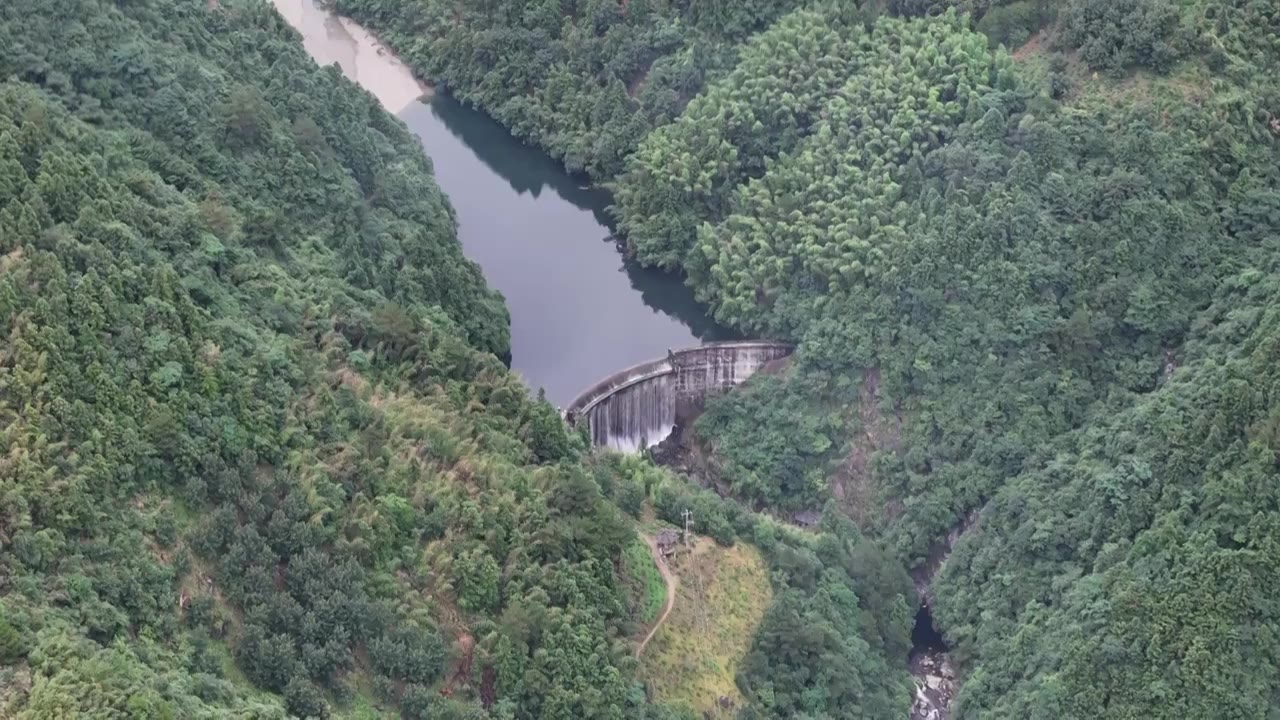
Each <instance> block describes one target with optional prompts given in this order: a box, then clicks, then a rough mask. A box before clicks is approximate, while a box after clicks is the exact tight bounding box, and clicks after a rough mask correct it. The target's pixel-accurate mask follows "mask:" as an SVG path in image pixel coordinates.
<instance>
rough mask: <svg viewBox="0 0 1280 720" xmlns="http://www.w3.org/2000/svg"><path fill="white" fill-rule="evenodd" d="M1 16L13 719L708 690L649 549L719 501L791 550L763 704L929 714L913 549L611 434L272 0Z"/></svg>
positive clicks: (711, 519)
mask: <svg viewBox="0 0 1280 720" xmlns="http://www.w3.org/2000/svg"><path fill="white" fill-rule="evenodd" d="M636 4H637V5H639V3H638V2H637V3H636ZM706 22H710V20H706ZM0 47H4V48H5V51H4V53H3V54H0V325H2V326H3V328H4V332H5V334H6V340H5V342H4V343H3V345H2V346H0V418H2V420H0V427H2V428H3V437H4V440H5V450H4V460H3V462H2V463H0V716H3V717H13V718H22V719H28V718H29V719H32V720H35V719H44V718H68V717H86V718H134V717H136V718H201V717H208V718H215V717H227V718H250V717H256V718H277V717H286V716H296V717H315V718H322V717H329V716H337V717H360V718H365V717H383V716H403V717H407V718H433V719H434V718H441V719H443V718H479V717H494V718H566V719H567V718H586V717H590V718H637V719H643V718H684V717H690V715H689V714H688V712H687V711H685V710H684V709H681V708H666V707H658V706H654V705H652V704H650V703H649V702H648V701H647V699H646V694H645V691H644V688H643V686H642V685H640V684H639V683H638V682H637V681H636V680H635V660H634V658H633V656H632V643H631V642H630V638H632V637H634V636H635V634H636V631H637V629H638V628H639V623H640V622H641V620H640V619H639V618H638V617H634V616H633V615H632V613H631V612H630V611H629V610H628V608H629V607H630V606H631V605H634V604H635V603H631V602H629V598H628V597H627V592H628V587H629V586H630V585H631V583H629V582H628V578H627V577H624V574H625V573H624V570H623V568H624V564H623V562H622V560H623V555H624V553H625V552H626V551H627V548H630V547H633V546H634V543H635V532H636V530H635V525H636V517H635V516H636V515H638V514H639V513H640V512H641V511H642V509H643V508H652V509H655V510H656V511H657V512H658V513H659V515H660V517H663V518H666V519H668V520H671V519H673V518H675V517H677V513H678V510H679V509H683V508H684V507H687V506H692V507H695V508H696V509H697V511H698V512H699V515H700V517H704V518H705V520H704V521H703V522H704V525H705V529H704V531H705V532H706V533H708V534H711V535H713V536H714V537H715V539H716V540H717V541H718V542H722V543H725V544H730V543H733V542H737V541H739V540H740V539H746V540H748V541H751V542H754V543H757V544H759V545H760V547H761V548H762V549H764V550H765V551H766V552H767V555H768V557H769V562H770V564H771V567H772V568H773V569H774V575H775V578H774V580H775V583H776V585H777V587H778V588H779V598H780V599H779V602H778V603H777V604H776V606H775V607H774V608H773V609H772V610H771V611H770V613H769V616H768V618H767V620H766V623H765V626H764V627H763V628H762V631H761V634H760V636H759V637H758V638H756V640H755V646H754V649H753V651H752V654H751V657H750V662H749V666H748V667H745V668H744V669H743V670H742V674H741V679H740V682H741V684H742V685H743V687H744V688H747V692H746V695H747V697H749V698H751V699H752V703H751V706H750V707H749V708H747V709H745V710H744V712H748V713H757V712H758V713H765V714H768V715H773V716H800V715H803V714H809V715H811V716H813V717H827V716H832V717H850V718H852V717H862V716H867V715H871V716H889V715H895V714H900V713H901V712H902V711H903V709H904V708H905V706H906V704H907V703H908V702H909V697H910V683H909V680H908V677H907V674H906V670H905V655H906V651H907V645H908V644H909V642H908V639H907V633H908V629H909V616H910V607H912V605H913V603H914V591H913V590H912V588H911V587H910V583H909V581H908V580H907V576H906V574H905V571H904V570H903V569H902V568H901V567H900V565H899V564H898V563H897V562H896V561H895V560H894V559H893V558H891V557H890V556H889V555H888V554H887V553H885V552H884V551H883V550H882V549H880V546H879V545H877V544H876V543H873V542H872V541H870V540H869V539H867V538H865V537H864V536H863V534H862V533H861V532H860V531H859V530H858V528H856V527H854V526H853V525H852V524H851V523H849V522H848V521H847V520H845V519H844V518H843V517H842V516H841V515H840V514H839V513H836V512H834V511H833V512H832V513H830V514H829V515H828V517H827V520H826V524H825V525H824V526H823V527H822V528H820V529H819V530H818V531H817V532H811V533H800V532H797V531H793V530H790V529H787V528H785V527H781V526H778V525H777V524H776V523H775V522H774V521H772V520H771V519H769V518H767V517H764V516H761V515H756V514H753V513H747V512H744V511H743V510H742V509H741V508H740V507H739V506H738V505H736V504H734V503H730V502H726V501H724V500H722V499H720V498H717V497H715V496H713V495H708V494H705V493H700V492H696V491H694V490H692V489H691V488H690V486H689V485H688V484H687V483H686V482H685V481H684V480H683V479H681V478H678V477H675V476H672V475H670V474H668V473H665V472H662V471H658V470H656V469H655V468H654V467H653V466H652V465H650V464H648V463H647V462H645V461H641V460H638V459H632V460H627V461H623V460H619V459H593V458H590V457H588V456H587V454H586V453H584V450H585V444H584V442H583V441H582V439H581V438H579V437H578V436H577V435H576V434H574V433H571V432H570V431H569V429H568V428H567V427H566V426H565V425H564V424H563V423H562V421H561V420H560V419H559V417H558V416H557V414H556V412H555V410H554V409H553V408H552V407H551V406H549V405H548V404H547V403H545V402H543V401H541V400H538V399H535V398H532V397H531V396H530V395H529V393H528V391H527V390H526V388H525V387H524V386H523V385H522V384H521V383H520V382H519V380H518V379H517V378H516V377H515V376H514V375H512V374H510V373H509V372H508V371H507V369H506V368H505V367H504V365H503V363H502V361H501V358H502V357H503V356H504V355H505V354H506V352H507V336H508V330H507V317H506V311H505V309H504V308H503V306H502V303H501V299H500V298H499V297H497V296H496V295H495V294H494V293H492V292H491V291H489V290H487V289H486V288H485V286H484V283H483V279H482V278H481V277H480V274H479V272H478V271H477V268H476V267H475V266H474V265H473V264H471V263H470V262H468V261H467V260H465V259H464V258H463V256H462V254H461V250H460V248H459V245H458V243H457V240H456V237H455V227H454V219H453V216H452V211H451V210H450V209H449V206H448V204H447V202H446V200H445V198H444V197H443V195H442V194H441V192H440V191H439V189H438V188H437V187H436V185H435V183H434V181H433V180H432V178H431V174H430V169H429V165H428V162H427V161H426V160H425V159H424V157H423V155H422V153H421V149H420V146H419V145H418V144H417V142H416V141H415V140H414V139H413V138H411V136H410V135H409V133H408V132H407V130H406V129H405V128H404V127H403V126H402V125H401V124H400V123H399V122H398V121H396V120H395V119H394V118H392V117H390V116H389V115H387V114H386V113H385V112H383V111H382V110H381V109H380V108H379V107H378V105H377V104H376V102H375V100H374V99H373V98H372V97H370V96H368V95H367V94H365V93H364V92H363V91H361V90H359V89H358V88H356V87H355V86H353V85H351V84H350V83H349V82H347V81H346V80H345V79H343V78H342V77H341V75H340V73H339V72H338V71H337V69H336V68H319V67H316V66H315V65H314V64H313V63H312V61H311V60H310V59H309V58H308V57H307V56H306V54H305V53H304V52H303V50H302V48H301V45H300V43H299V42H298V39H297V37H296V35H294V33H293V32H292V31H290V30H289V29H287V27H286V26H285V25H284V23H283V21H282V20H281V19H280V18H279V17H278V16H277V15H276V14H275V12H274V11H273V10H272V9H271V8H270V7H269V6H267V5H265V4H264V3H261V2H258V1H257V0H219V2H211V3H204V2H198V3H186V2H183V3H174V2H170V1H169V0H130V1H129V2H124V3H117V2H107V1H106V0H59V1H57V2H44V1H43V0H41V1H37V0H31V1H30V2H17V3H6V4H5V5H4V6H3V7H0ZM796 628H803V629H804V634H801V635H797V634H796V633H795V632H794V630H795V629H796Z"/></svg>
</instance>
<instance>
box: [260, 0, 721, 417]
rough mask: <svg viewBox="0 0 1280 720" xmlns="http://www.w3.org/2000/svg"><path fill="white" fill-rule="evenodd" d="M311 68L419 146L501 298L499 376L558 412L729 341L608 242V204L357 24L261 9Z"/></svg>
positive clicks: (312, 8) (686, 296) (309, 3)
mask: <svg viewBox="0 0 1280 720" xmlns="http://www.w3.org/2000/svg"><path fill="white" fill-rule="evenodd" d="M273 2H274V5H275V7H276V9H277V10H278V11H279V12H280V14H281V15H282V16H283V17H284V18H285V20H286V21H288V22H289V24H291V25H292V26H293V27H294V28H296V29H297V30H298V32H299V33H301V34H302V37H303V44H304V45H305V47H306V49H307V52H309V53H310V54H311V56H312V57H314V58H315V59H316V61H317V62H319V63H321V64H324V65H329V64H332V63H338V65H339V66H340V67H341V68H342V71H343V73H344V74H345V75H346V76H347V77H349V78H351V79H352V80H353V81H355V82H357V83H359V84H360V85H362V86H363V87H364V88H365V89H366V90H368V91H369V92H370V93H372V94H373V95H374V96H376V97H377V98H378V100H379V101H380V102H381V103H382V104H383V106H384V107H386V108H387V110H388V111H390V112H392V113H394V114H396V115H397V116H398V117H399V118H400V119H401V120H403V121H404V123H405V124H406V125H408V127H409V130H410V131H411V132H413V133H414V134H415V135H417V137H418V138H419V139H420V140H421V141H422V148H423V151H424V152H425V153H426V154H427V155H428V156H429V157H430V158H431V161H432V164H433V166H434V171H435V176H436V182H438V183H439V185H440V187H441V188H442V189H443V190H444V192H445V194H446V195H448V197H449V202H450V203H451V204H452V205H453V208H454V210H455V211H456V212H457V217H458V237H459V239H460V240H461V242H462V247H463V251H464V252H465V253H466V255H467V256H468V257H469V258H471V259H472V260H474V261H475V262H476V263H478V264H479V265H480V267H481V268H482V269H483V270H484V275H485V279H486V281H487V282H488V283H489V285H490V286H492V287H494V288H496V289H497V290H498V291H499V292H501V293H502V294H503V296H504V297H505V299H506V303H507V307H508V308H509V310H510V312H511V367H512V370H514V371H515V372H517V373H519V374H520V375H521V377H523V378H524V380H525V382H526V383H527V384H528V385H529V386H530V387H531V388H533V389H534V390H537V389H539V388H542V389H545V390H546V393H547V399H548V400H550V401H551V402H552V403H553V404H555V405H560V406H564V405H567V404H568V403H569V401H570V400H572V399H573V398H574V397H575V396H576V395H577V394H578V392H579V391H581V390H583V389H584V388H586V387H588V386H589V385H591V384H592V383H594V382H596V381H597V380H600V379H601V378H603V377H605V376H607V375H609V374H611V373H613V372H615V371H617V370H620V369H622V368H625V367H628V366H630V365H634V364H636V363H640V362H644V361H647V360H653V359H655V358H659V357H664V356H665V355H666V352H667V350H668V349H669V348H671V349H677V348H684V347H688V346H692V345H697V344H700V343H701V342H703V341H709V340H718V339H727V338H729V337H731V334H730V333H729V332H728V331H726V330H724V329H722V328H719V327H718V326H716V325H715V324H714V323H712V322H711V320H710V319H709V318H708V317H707V316H706V312H705V309H704V308H703V307H702V306H700V305H699V304H698V303H697V302H695V301H694V299H693V293H692V291H690V290H689V289H688V288H687V287H685V286H684V284H683V282H682V280H681V279H680V278H679V277H677V276H675V275H671V274H668V273H663V272H659V271H656V270H647V269H644V268H641V267H639V266H637V265H636V264H634V263H633V262H631V261H630V260H628V259H626V258H625V257H624V256H623V255H622V253H621V252H620V251H619V249H618V247H617V245H616V243H614V242H613V241H612V240H611V239H610V238H611V236H612V229H611V227H610V223H609V218H608V215H607V213H606V212H605V208H606V207H607V206H608V204H609V201H610V200H609V195H608V194H607V193H605V192H603V191H600V190H596V189H592V188H590V187H587V181H586V179H584V178H578V177H574V176H571V175H569V174H568V173H566V172H565V171H564V169H563V168H562V167H561V166H560V164H559V163H557V162H556V161H555V160H552V159H551V158H550V157H549V156H547V155H546V154H544V153H543V152H541V151H540V150H537V149H535V148H531V147H528V146H526V145H524V144H522V143H521V142H519V141H518V140H516V139H515V138H513V137H512V136H511V135H510V134H509V133H508V132H507V131H506V130H505V129H504V128H503V127H502V126H500V125H499V124H498V123H497V122H496V121H494V120H492V119H491V118H489V117H488V116H487V115H485V114H484V113H482V112H479V111H477V110H474V109H472V108H469V107H466V106H464V105H462V104H461V103H459V102H457V101H456V100H454V99H453V98H451V97H449V96H448V95H447V94H445V93H436V92H433V91H432V90H431V88H429V87H427V86H425V85H423V84H421V83H420V82H418V81H417V80H416V79H415V78H414V77H413V74H412V73H411V72H410V71H409V69H408V68H407V67H406V66H405V65H404V64H403V63H401V62H400V61H399V60H398V59H396V58H395V56H394V55H392V53H391V51H390V50H388V49H386V48H384V47H383V46H382V45H381V44H379V43H378V42H377V40H376V39H375V38H374V37H373V36H372V35H370V34H369V33H368V32H367V31H365V30H364V29H363V28H361V27H360V26H358V25H356V24H355V23H354V22H352V21H351V20H349V19H347V18H339V17H337V16H335V15H333V14H332V13H330V12H329V11H327V10H324V9H323V8H321V7H319V6H318V5H317V4H316V0H273Z"/></svg>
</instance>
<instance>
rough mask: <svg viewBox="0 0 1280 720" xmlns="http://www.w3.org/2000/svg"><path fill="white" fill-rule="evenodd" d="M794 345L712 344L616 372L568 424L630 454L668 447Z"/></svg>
mask: <svg viewBox="0 0 1280 720" xmlns="http://www.w3.org/2000/svg"><path fill="white" fill-rule="evenodd" d="M792 349H793V348H792V346H791V345H787V344H785V343H778V342H770V341H764V340H747V341H733V342H716V343H707V344H705V345H700V346H698V347H692V348H686V349H683V350H675V351H668V352H667V356H666V357H665V358H660V359H657V360H650V361H649V362H644V363H640V364H639V365H634V366H632V367H629V368H627V369H625V370H621V371H619V372H616V373H614V374H612V375H610V376H609V377H607V378H605V379H603V380H601V381H600V382H598V383H596V384H595V385H592V386H591V387H590V388H588V389H587V390H585V391H584V392H583V393H582V394H580V395H579V396H578V397H577V398H576V399H575V400H574V401H573V402H572V403H571V404H570V405H569V407H568V408H567V409H566V410H565V419H566V420H568V421H569V423H570V424H571V425H574V426H583V425H584V424H585V426H586V427H587V429H588V434H589V435H590V436H591V443H592V444H593V445H595V446H597V447H604V448H609V449H611V450H617V451H619V452H624V453H634V452H638V451H640V450H642V449H644V448H647V447H652V446H653V445H656V444H658V443H660V442H662V441H663V440H664V439H666V437H667V436H668V435H670V434H671V431H672V430H673V429H674V428H675V427H676V426H677V425H679V424H683V422H684V421H686V420H687V419H689V418H691V417H694V416H696V415H697V414H698V413H699V412H701V410H702V406H703V403H704V402H705V400H706V398H707V396H708V395H710V394H715V393H719V392H722V391H724V390H728V389H729V388H732V387H734V386H736V385H739V384H741V383H742V382H744V381H745V380H746V379H747V378H749V377H751V376H752V375H754V374H755V373H756V372H757V371H758V370H760V368H762V367H764V366H765V365H766V364H768V363H770V362H772V361H774V360H778V359H781V358H784V357H787V356H788V355H790V354H791V352H792Z"/></svg>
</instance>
